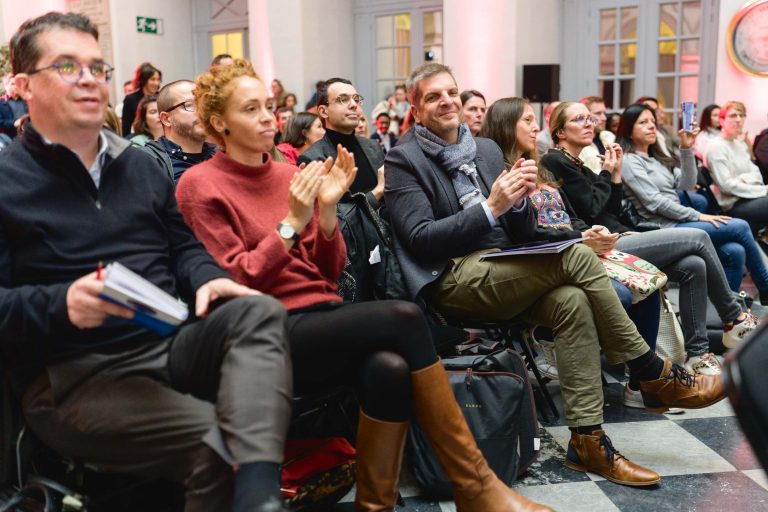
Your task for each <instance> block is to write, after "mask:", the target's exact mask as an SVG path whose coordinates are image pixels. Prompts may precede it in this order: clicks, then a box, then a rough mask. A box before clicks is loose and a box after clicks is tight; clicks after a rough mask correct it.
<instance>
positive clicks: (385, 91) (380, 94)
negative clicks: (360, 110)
mask: <svg viewBox="0 0 768 512" xmlns="http://www.w3.org/2000/svg"><path fill="white" fill-rule="evenodd" d="M394 92H395V84H394V82H392V81H390V80H379V81H378V82H376V102H372V103H374V104H375V103H378V102H379V101H381V100H386V99H387V96H389V95H390V94H392V93H394ZM367 103H368V101H367V100H366V104H367Z"/></svg>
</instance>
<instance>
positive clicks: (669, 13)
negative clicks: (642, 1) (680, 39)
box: [659, 3, 677, 37]
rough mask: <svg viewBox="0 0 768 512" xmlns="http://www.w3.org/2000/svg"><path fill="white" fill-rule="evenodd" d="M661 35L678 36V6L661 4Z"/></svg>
mask: <svg viewBox="0 0 768 512" xmlns="http://www.w3.org/2000/svg"><path fill="white" fill-rule="evenodd" d="M659 9H660V10H659V35H660V36H662V37H663V36H674V35H675V34H677V4H676V3H675V4H661V6H660V7H659Z"/></svg>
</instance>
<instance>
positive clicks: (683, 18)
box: [656, 0, 701, 126]
mask: <svg viewBox="0 0 768 512" xmlns="http://www.w3.org/2000/svg"><path fill="white" fill-rule="evenodd" d="M658 10H659V23H658V36H657V38H658V45H657V52H658V64H657V68H656V97H657V98H658V99H659V103H661V105H662V106H663V108H664V112H666V113H667V116H668V121H669V120H672V121H673V124H672V126H677V125H678V120H679V118H680V103H681V102H683V101H693V102H696V101H697V100H698V97H699V70H700V67H701V63H700V55H701V1H700V0H692V1H680V0H678V1H676V2H666V3H663V4H661V5H659V6H658Z"/></svg>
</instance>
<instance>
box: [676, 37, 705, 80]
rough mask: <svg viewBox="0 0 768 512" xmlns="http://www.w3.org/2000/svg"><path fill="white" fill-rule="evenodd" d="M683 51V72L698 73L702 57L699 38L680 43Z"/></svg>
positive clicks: (681, 68)
mask: <svg viewBox="0 0 768 512" xmlns="http://www.w3.org/2000/svg"><path fill="white" fill-rule="evenodd" d="M680 46H681V47H682V49H683V51H682V52H681V53H680V71H681V72H682V73H698V72H699V61H700V59H701V53H700V46H699V40H698V39H688V40H686V41H682V42H681V43H680Z"/></svg>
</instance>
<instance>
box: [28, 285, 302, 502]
mask: <svg viewBox="0 0 768 512" xmlns="http://www.w3.org/2000/svg"><path fill="white" fill-rule="evenodd" d="M292 393H293V390H292V375H291V367H290V361H289V348H288V343H287V336H286V331H285V310H284V309H283V307H282V306H281V305H280V303H278V302H277V301H276V300H275V299H273V298H271V297H268V296H256V297H243V298H238V299H234V300H231V301H229V302H227V303H225V304H223V305H221V306H220V307H219V308H217V309H215V310H214V311H213V312H212V313H211V314H210V315H209V316H208V317H207V318H205V319H203V320H200V321H198V322H195V323H193V324H190V325H187V326H184V327H182V328H181V329H180V330H179V331H178V332H177V333H176V334H175V335H174V336H172V337H170V338H166V339H164V340H161V341H154V340H153V341H149V342H146V343H131V344H130V345H128V346H121V347H112V348H111V349H109V350H105V351H104V352H102V353H89V354H84V355H81V356H77V357H76V358H73V359H70V360H67V361H63V362H59V363H56V364H51V365H49V366H48V367H47V368H46V371H45V372H44V373H43V374H42V375H40V376H39V377H38V378H37V379H36V380H35V381H34V382H33V383H32V384H31V385H30V386H29V387H28V388H27V390H26V392H25V393H24V396H23V400H22V406H23V409H24V416H25V418H26V421H27V424H28V425H29V427H30V428H31V429H32V431H33V432H34V433H35V435H37V437H38V438H39V439H40V440H41V441H42V442H43V443H44V444H45V445H47V446H49V447H50V448H52V449H54V450H56V451H57V452H58V453H60V454H62V455H65V456H70V457H74V458H76V459H78V460H80V461H82V462H86V463H89V464H92V465H95V466H97V467H99V468H102V469H105V470H109V471H117V472H122V473H129V474H135V475H139V476H144V477H150V478H165V479H169V480H173V481H177V482H181V483H183V484H184V485H185V486H186V491H187V492H186V508H185V510H186V511H187V512H192V511H194V512H198V511H200V512H203V511H205V512H207V511H211V510H222V511H223V510H230V508H231V500H232V491H233V485H234V484H233V480H234V478H233V475H234V472H233V470H232V464H233V463H240V464H245V463H249V462H259V461H265V462H275V463H278V464H279V463H281V462H282V460H283V445H284V442H285V435H286V432H287V430H288V422H289V420H290V414H291V398H292Z"/></svg>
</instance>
